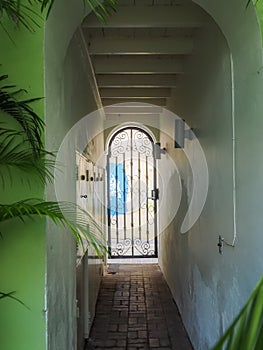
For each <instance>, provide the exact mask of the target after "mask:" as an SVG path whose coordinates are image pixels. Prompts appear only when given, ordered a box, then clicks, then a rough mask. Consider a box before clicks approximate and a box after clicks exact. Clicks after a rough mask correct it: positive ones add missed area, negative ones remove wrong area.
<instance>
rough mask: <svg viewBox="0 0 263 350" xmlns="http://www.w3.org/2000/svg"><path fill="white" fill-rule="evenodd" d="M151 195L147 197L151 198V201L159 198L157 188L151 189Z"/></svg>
mask: <svg viewBox="0 0 263 350" xmlns="http://www.w3.org/2000/svg"><path fill="white" fill-rule="evenodd" d="M151 194H152V196H151V197H149V199H152V200H153V201H156V200H157V199H159V188H155V189H154V190H152V193H151Z"/></svg>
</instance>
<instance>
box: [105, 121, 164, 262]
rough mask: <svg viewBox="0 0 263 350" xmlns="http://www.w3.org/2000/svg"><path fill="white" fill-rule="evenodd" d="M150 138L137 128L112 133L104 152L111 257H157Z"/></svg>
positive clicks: (153, 174) (155, 193)
mask: <svg viewBox="0 0 263 350" xmlns="http://www.w3.org/2000/svg"><path fill="white" fill-rule="evenodd" d="M157 200H158V189H157V176H156V159H155V154H154V141H153V138H152V137H151V135H150V134H149V133H148V132H146V131H145V130H143V129H141V128H139V127H135V126H132V127H124V128H121V129H119V130H118V131H117V132H115V133H114V134H113V135H112V137H111V139H110V142H109V147H108V154H107V223H108V245H109V253H110V257H111V258H120V257H121V258H145V257H147V258H149V257H157V255H158V253H157Z"/></svg>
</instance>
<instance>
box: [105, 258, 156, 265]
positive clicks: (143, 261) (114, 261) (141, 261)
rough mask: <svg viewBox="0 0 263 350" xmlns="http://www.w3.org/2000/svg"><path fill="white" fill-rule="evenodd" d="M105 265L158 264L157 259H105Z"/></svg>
mask: <svg viewBox="0 0 263 350" xmlns="http://www.w3.org/2000/svg"><path fill="white" fill-rule="evenodd" d="M107 264H158V258H130V259H129V258H128V259H127V258H126V259H125V258H120V259H107Z"/></svg>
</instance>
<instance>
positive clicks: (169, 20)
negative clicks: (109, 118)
mask: <svg viewBox="0 0 263 350" xmlns="http://www.w3.org/2000/svg"><path fill="white" fill-rule="evenodd" d="M205 20H206V15H205V13H204V11H202V10H201V9H200V7H198V6H197V5H195V4H194V3H192V2H191V1H190V0H120V1H119V5H118V8H117V12H116V13H113V15H112V16H111V17H109V18H108V19H107V23H106V24H103V23H101V22H100V21H99V20H98V19H97V18H96V17H95V15H94V14H90V15H89V16H87V18H86V19H85V20H84V22H83V24H82V32H83V36H84V39H85V42H86V46H87V50H88V53H89V56H90V61H91V63H92V66H93V70H94V74H95V80H96V84H97V88H98V91H99V94H100V98H101V102H102V105H103V106H109V105H112V104H116V103H121V102H147V103H151V104H154V105H157V106H166V103H167V98H169V96H170V95H171V89H172V88H176V83H177V79H178V75H182V74H184V64H183V62H184V59H185V57H186V56H188V55H191V54H192V53H193V48H194V34H195V31H196V29H197V28H200V27H202V26H203V25H204V23H205Z"/></svg>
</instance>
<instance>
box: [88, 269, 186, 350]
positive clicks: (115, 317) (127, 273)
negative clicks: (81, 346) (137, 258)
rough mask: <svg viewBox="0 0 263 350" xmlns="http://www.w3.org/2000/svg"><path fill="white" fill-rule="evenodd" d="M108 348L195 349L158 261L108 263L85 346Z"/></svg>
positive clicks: (89, 348)
mask: <svg viewBox="0 0 263 350" xmlns="http://www.w3.org/2000/svg"><path fill="white" fill-rule="evenodd" d="M105 348H108V349H119V350H120V349H129V350H133V349H134V350H136V349H163V350H164V349H167V350H168V349H175V350H176V349H178V350H191V349H192V346H191V344H190V341H189V339H188V336H187V333H186V331H185V329H184V327H183V324H182V321H181V318H180V315H179V312H178V309H177V306H176V304H175V303H174V301H173V298H172V295H171V293H170V290H169V288H168V285H167V283H166V281H165V280H164V277H163V275H162V272H161V271H160V268H159V266H158V265H157V264H144V265H119V264H112V265H110V266H109V269H108V274H107V275H106V276H104V277H103V280H102V283H101V289H100V293H99V297H98V303H97V308H96V317H95V320H94V323H93V327H92V330H91V334H90V339H89V342H88V344H87V346H86V349H87V350H92V349H105Z"/></svg>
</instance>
